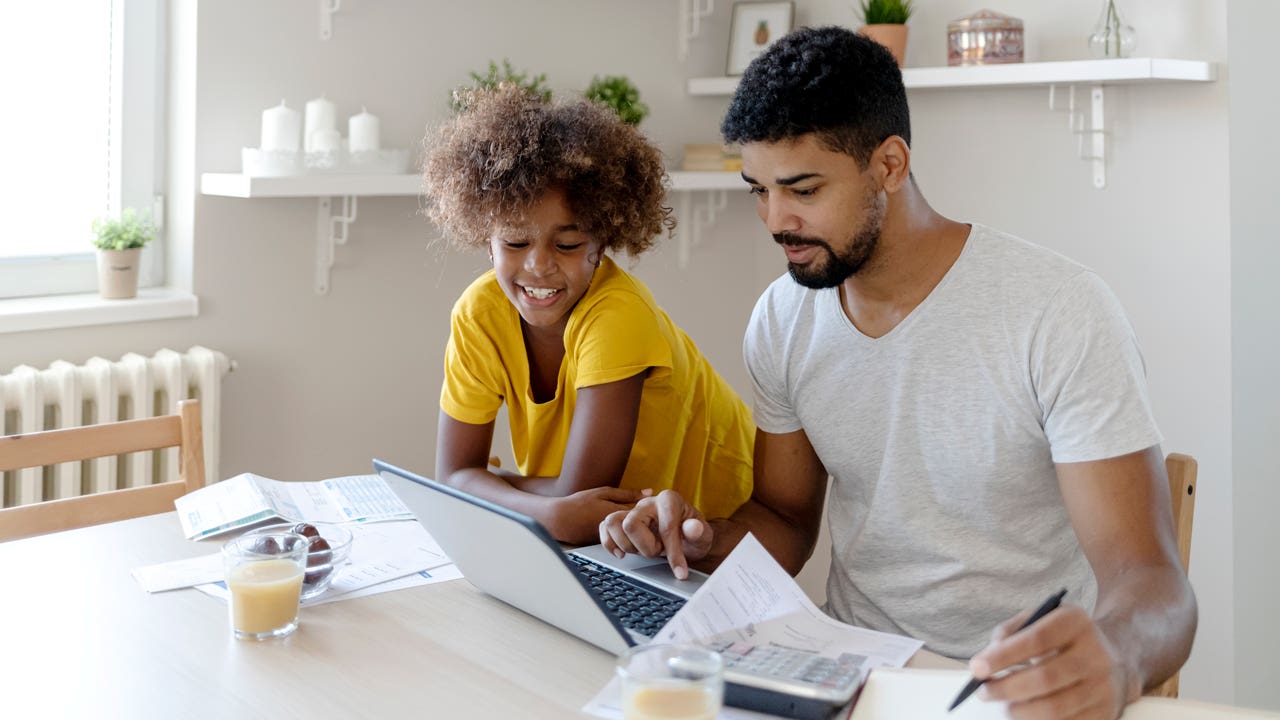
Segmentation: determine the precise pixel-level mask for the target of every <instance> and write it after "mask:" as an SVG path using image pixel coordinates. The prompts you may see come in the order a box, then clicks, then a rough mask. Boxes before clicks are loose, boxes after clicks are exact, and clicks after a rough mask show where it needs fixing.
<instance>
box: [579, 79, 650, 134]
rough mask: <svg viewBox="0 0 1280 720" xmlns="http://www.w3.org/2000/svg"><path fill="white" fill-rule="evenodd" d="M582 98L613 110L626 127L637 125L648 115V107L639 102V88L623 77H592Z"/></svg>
mask: <svg viewBox="0 0 1280 720" xmlns="http://www.w3.org/2000/svg"><path fill="white" fill-rule="evenodd" d="M582 96H583V97H585V98H586V99H588V100H590V101H592V102H596V103H600V104H601V105H604V106H605V107H607V108H609V109H611V110H613V111H614V112H615V113H617V114H618V117H620V118H622V122H624V123H627V124H628V125H639V124H640V121H641V120H644V118H645V116H646V115H648V114H649V106H648V105H645V104H644V103H642V102H640V90H639V88H637V87H636V86H635V85H633V84H632V83H631V81H630V80H628V79H627V78H626V77H625V76H623V75H606V76H604V77H599V76H595V77H592V78H591V84H590V85H588V86H587V89H586V90H584V91H583V92H582Z"/></svg>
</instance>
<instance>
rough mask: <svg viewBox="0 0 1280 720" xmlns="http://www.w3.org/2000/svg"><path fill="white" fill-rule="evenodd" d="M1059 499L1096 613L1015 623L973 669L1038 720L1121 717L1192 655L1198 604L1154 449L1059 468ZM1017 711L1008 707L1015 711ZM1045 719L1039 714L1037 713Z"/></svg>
mask: <svg viewBox="0 0 1280 720" xmlns="http://www.w3.org/2000/svg"><path fill="white" fill-rule="evenodd" d="M1057 472H1058V482H1059V485H1060V487H1061V490H1062V497H1063V501H1064V502H1065V503H1066V507H1067V512H1068V514H1069V515H1070V517H1071V524H1072V526H1073V527H1074V528H1075V531H1076V536H1077V538H1078V539H1079V541H1080V546H1081V547H1082V548H1083V549H1084V553H1085V557H1087V558H1088V560H1089V564H1090V565H1091V566H1092V568H1093V572H1094V575H1095V576H1096V577H1097V580H1098V601H1097V604H1096V606H1095V608H1094V613H1093V617H1091V618H1090V617H1089V616H1087V615H1086V614H1085V613H1084V611H1083V609H1081V608H1079V607H1067V606H1064V607H1062V608H1059V609H1058V610H1056V611H1054V612H1053V613H1050V614H1049V615H1048V616H1046V617H1045V618H1044V619H1043V620H1041V621H1040V622H1038V623H1036V624H1034V625H1032V626H1031V627H1029V628H1027V629H1026V630H1024V631H1021V632H1018V633H1015V634H1013V635H1008V633H1009V632H1011V630H1012V628H1013V627H1016V626H1017V623H1018V622H1019V621H1020V618H1014V619H1013V620H1011V621H1010V622H1009V623H1006V625H1004V626H1002V627H1001V629H1000V630H998V631H997V639H996V640H995V641H994V642H993V643H992V644H991V645H990V646H988V647H987V648H986V649H985V650H983V651H982V652H981V653H979V654H978V655H976V656H974V658H973V661H972V663H971V667H972V669H973V671H974V674H975V675H976V676H978V677H989V676H990V675H991V674H992V673H995V672H999V671H1001V670H1003V669H1006V668H1011V667H1014V666H1017V665H1020V664H1023V663H1026V662H1027V661H1029V660H1031V659H1032V658H1038V661H1037V663H1036V664H1035V665H1033V666H1031V667H1030V668H1027V669H1025V670H1021V671H1019V672H1015V673H1013V674H1011V675H1009V676H1007V677H1005V678H1002V679H999V680H993V681H990V682H988V683H987V686H986V687H987V692H988V694H989V696H990V697H992V698H996V699H1002V700H1009V701H1012V702H1014V703H1016V704H1023V703H1025V705H1021V707H1022V708H1023V709H1024V710H1025V711H1026V712H1027V713H1028V714H1029V715H1032V714H1036V713H1038V712H1043V713H1044V714H1043V716H1044V717H1077V716H1079V717H1096V718H1106V719H1107V720H1110V719H1111V718H1115V717H1117V716H1118V715H1119V714H1120V712H1121V711H1122V710H1123V709H1124V706H1125V705H1126V704H1128V703H1130V702H1132V701H1134V700H1136V699H1138V697H1139V696H1140V695H1141V694H1142V692H1143V691H1144V690H1146V689H1149V688H1153V687H1156V686H1157V685H1159V684H1160V683H1161V682H1163V681H1164V680H1165V679H1166V678H1168V677H1169V676H1170V675H1172V674H1173V673H1175V672H1177V670H1178V668H1180V667H1181V666H1182V664H1183V662H1185V661H1186V659H1187V655H1188V654H1190V652H1191V641H1192V639H1193V638H1194V636H1195V629H1196V613H1197V610H1196V601H1195V595H1194V593H1193V592H1192V590H1191V585H1190V583H1189V582H1188V580H1187V576H1186V573H1185V572H1184V571H1183V569H1182V565H1181V561H1180V560H1179V558H1178V548H1177V539H1176V537H1175V533H1174V527H1173V516H1172V513H1171V512H1170V506H1171V500H1170V498H1169V485H1168V480H1167V478H1166V476H1165V470H1164V457H1163V455H1162V454H1161V451H1160V447H1159V446H1158V445H1157V446H1153V447H1150V448H1147V449H1146V450H1143V451H1140V452H1136V453H1131V454H1129V455H1123V456H1120V457H1116V458H1110V459H1107V460H1098V461H1094V462H1082V463H1064V464H1059V465H1058V466H1057ZM1018 706H1019V705H1015V706H1014V707H1018ZM1036 716H1041V715H1036Z"/></svg>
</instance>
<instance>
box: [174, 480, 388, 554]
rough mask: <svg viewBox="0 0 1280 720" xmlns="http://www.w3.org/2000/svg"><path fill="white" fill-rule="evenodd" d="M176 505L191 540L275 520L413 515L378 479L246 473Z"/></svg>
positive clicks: (354, 519)
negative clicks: (314, 478) (311, 479)
mask: <svg viewBox="0 0 1280 720" xmlns="http://www.w3.org/2000/svg"><path fill="white" fill-rule="evenodd" d="M173 505H174V507H175V508H176V509H177V511H178V520H179V521H180V522H181V523H182V532H183V534H184V535H186V537H187V539H188V540H203V539H204V538H209V537H214V536H216V535H221V534H222V533H226V532H230V531H232V530H238V529H241V528H247V527H249V526H251V525H258V524H261V523H264V522H268V521H272V520H277V521H278V520H289V521H300V520H306V521H307V522H329V523H340V522H375V521H378V520H406V519H409V518H412V517H413V513H412V512H410V510H409V508H408V507H406V506H405V504H404V503H403V502H402V501H401V500H400V498H399V497H398V496H396V494H395V493H394V492H392V490H391V488H390V487H388V486H387V481H386V480H383V479H382V478H381V477H379V476H377V475H352V476H349V477H339V478H330V479H328V480H319V481H316V482H280V481H279V480H272V479H270V478H265V477H262V476H261V475H254V474H253V473H242V474H240V475H236V476H235V477H233V478H229V479H227V480H223V481H222V482H220V483H215V484H213V485H210V486H208V487H203V488H200V489H199V490H197V491H195V492H193V493H188V494H186V495H183V496H182V497H180V498H178V499H177V500H175V501H174V503H173Z"/></svg>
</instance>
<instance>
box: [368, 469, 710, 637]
mask: <svg viewBox="0 0 1280 720" xmlns="http://www.w3.org/2000/svg"><path fill="white" fill-rule="evenodd" d="M373 466H374V471H375V472H377V473H378V474H379V475H382V476H383V478H385V479H388V480H390V479H391V478H392V477H399V478H403V479H405V480H409V481H411V482H413V483H416V484H418V485H421V486H422V487H424V488H426V489H427V490H429V491H430V492H428V493H425V494H424V496H423V497H420V498H418V497H415V498H404V499H405V500H406V502H407V503H409V504H410V506H411V507H412V509H413V510H414V511H415V512H416V513H417V515H418V519H419V520H420V521H421V522H422V524H423V525H424V526H426V528H427V530H428V531H429V532H430V533H431V536H432V537H433V538H435V540H436V542H437V543H439V544H440V547H441V548H442V549H443V550H444V551H445V553H446V554H447V555H448V556H449V558H450V559H451V560H453V562H454V563H455V564H456V565H457V566H458V569H459V570H461V571H462V575H463V577H465V578H466V579H467V580H469V581H470V582H471V584H473V585H475V586H476V587H477V588H479V589H481V590H483V591H484V592H486V593H488V594H490V595H492V596H494V597H496V598H498V599H499V600H502V601H503V602H505V603H507V604H509V605H512V606H514V607H516V608H519V609H520V610H523V611H524V612H527V613H529V614H530V615H533V616H534V617H536V618H538V619H540V620H543V621H544V622H547V623H549V624H551V625H554V626H555V627H558V628H560V629H561V630H564V631H565V632H567V633H570V634H571V635H575V636H577V637H579V638H581V639H582V640H585V641H587V642H589V643H591V644H592V645H595V646H596V647H599V648H601V649H603V650H606V651H608V652H611V653H613V654H614V655H619V654H621V653H622V652H623V651H625V650H626V649H627V648H628V647H630V646H632V645H636V644H639V643H644V642H646V641H648V639H649V638H650V637H652V636H653V635H654V634H655V633H657V631H658V630H659V629H661V627H662V625H663V624H665V623H666V620H668V619H670V617H671V616H672V615H674V614H675V612H676V610H679V609H680V607H681V606H682V605H684V601H685V600H687V599H688V598H689V597H690V596H692V595H693V593H694V592H695V591H697V589H698V587H699V586H701V585H702V583H703V581H704V580H705V579H706V577H707V576H706V575H705V574H703V573H699V572H697V571H694V570H690V572H689V579H687V580H678V579H676V577H675V576H674V575H672V574H671V569H670V567H669V566H668V565H667V561H666V559H665V558H644V557H641V556H639V555H628V556H627V557H626V558H624V559H621V560H620V559H618V558H616V557H614V556H613V555H611V554H609V553H608V552H607V551H606V550H605V549H604V547H603V546H601V545H591V546H588V547H583V548H577V549H575V550H572V551H569V552H565V551H564V550H562V549H561V547H560V544H559V543H558V542H556V541H555V540H554V539H553V538H552V537H551V535H550V534H549V533H548V532H547V531H546V529H545V528H543V527H542V525H540V524H539V523H538V522H537V521H535V520H533V519H532V518H530V517H528V516H526V515H522V514H520V513H517V512H514V511H512V510H509V509H507V508H504V507H502V506H500V505H496V504H494V503H491V502H489V501H487V500H484V499H482V498H478V497H475V496H474V495H470V494H468V493H465V492H462V491H460V490H457V489H455V488H452V487H449V486H448V485H445V484H443V483H438V482H435V481H434V480H430V479H428V478H425V477H422V476H420V475H417V474H415V473H412V472H410V471H408V470H404V469H401V468H398V467H396V466H394V465H391V464H388V463H385V462H382V461H381V460H374V462H373ZM392 484H393V486H394V483H392ZM411 500H412V502H410V501H411ZM477 539H483V541H482V542H477Z"/></svg>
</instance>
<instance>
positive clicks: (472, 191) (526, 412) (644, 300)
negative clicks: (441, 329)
mask: <svg viewBox="0 0 1280 720" xmlns="http://www.w3.org/2000/svg"><path fill="white" fill-rule="evenodd" d="M426 145H427V157H426V162H425V181H426V195H427V205H428V215H429V216H430V218H431V219H432V220H433V221H434V222H435V223H436V224H437V225H438V226H439V227H440V229H441V230H442V231H443V232H444V234H445V236H446V237H447V238H448V239H449V240H450V241H451V242H452V243H453V244H454V245H456V246H459V247H466V248H487V250H488V255H489V260H490V261H491V262H492V263H493V269H492V270H490V271H488V272H486V273H484V274H483V275H481V276H480V277H479V278H478V279H477V280H476V281H475V282H473V283H472V284H471V286H470V287H469V288H467V290H466V291H465V292H464V293H463V294H462V297H460V298H459V299H458V301H457V303H456V304H455V305H454V308H453V315H452V320H451V332H450V336H449V343H448V346H447V348H446V351H445V379H444V387H443V388H442V390H441V392H440V432H439V437H438V441H437V445H436V477H437V478H438V479H439V480H440V481H441V482H446V483H448V484H450V485H453V486H454V487H458V488H460V489H462V490H465V491H467V492H469V493H472V494H474V495H479V496H481V497H484V498H487V499H489V500H492V501H493V502H496V503H498V504H500V505H504V506H506V507H509V508H512V509H514V510H517V511H519V512H522V513H524V514H526V515H529V516H531V517H533V518H534V519H536V520H538V521H539V522H540V523H542V525H543V526H545V527H546V528H547V529H548V531H549V532H550V533H551V534H552V535H553V536H554V537H555V538H556V539H558V540H561V541H563V542H572V543H587V542H596V541H597V540H598V538H599V535H598V525H599V523H600V521H601V520H602V519H603V518H604V516H605V515H608V514H609V513H610V512H613V511H615V510H620V509H626V508H628V507H630V506H631V505H633V504H634V503H635V502H637V501H638V500H639V499H640V498H641V497H643V496H644V495H645V494H647V493H649V492H653V493H656V492H659V491H661V490H664V489H666V488H674V489H676V490H679V491H680V493H681V494H682V495H683V496H684V497H686V498H690V499H691V502H692V503H693V504H694V505H695V506H696V507H697V508H698V509H699V510H701V511H702V513H703V514H704V515H705V516H706V517H708V518H717V517H727V516H728V515H729V514H731V513H732V512H733V511H734V510H735V509H737V507H738V506H739V505H741V504H742V503H743V502H745V501H746V499H747V498H748V497H749V496H750V495H751V452H752V442H753V438H754V433H755V426H754V424H753V423H752V421H751V415H750V411H749V410H748V409H747V407H746V405H744V404H743V402H742V400H740V399H739V398H738V396H737V395H736V394H735V393H734V392H733V389H732V388H730V387H729V385H728V383H726V382H725V381H724V379H723V378H721V377H720V376H719V375H718V374H717V373H716V372H715V370H713V369H712V367H711V365H710V364H709V363H708V362H707V360H706V358H704V357H703V356H702V355H701V354H700V353H699V352H698V349H697V348H696V347H695V346H694V344H693V342H692V341H691V340H690V339H689V337H688V336H687V335H685V334H684V332H683V331H682V330H680V328H678V327H676V325H675V323H673V322H672V321H671V318H669V317H667V314H666V313H665V312H663V310H662V309H661V308H660V307H658V305H657V303H656V302H655V301H654V299H653V295H652V294H651V293H650V292H649V289H648V288H647V287H645V285H644V284H643V283H641V282H640V281H639V280H638V279H636V278H635V277H632V276H631V275H630V274H628V273H627V272H625V271H624V270H622V269H621V268H619V267H618V266H617V265H616V264H615V263H614V261H613V260H612V259H611V258H610V257H609V256H608V255H606V251H608V250H613V251H618V250H621V251H625V252H626V253H628V254H630V255H637V254H639V253H641V252H644V251H645V250H647V249H649V248H650V247H651V246H652V245H653V242H654V238H655V236H657V235H658V234H660V233H661V232H662V231H663V230H664V229H665V230H667V232H668V234H669V233H670V231H671V229H672V228H674V226H675V221H674V220H673V219H672V218H671V217H670V214H671V210H670V208H666V207H663V205H662V201H663V195H664V189H663V179H664V171H663V167H662V161H661V156H660V154H659V152H658V150H657V149H656V148H654V147H653V146H652V145H650V144H649V143H648V142H647V141H646V140H645V138H644V137H643V136H642V135H641V134H640V133H639V132H638V131H637V130H636V129H635V128H633V127H631V126H629V125H626V124H624V123H623V122H621V121H620V120H619V119H618V118H617V117H616V116H615V115H614V114H613V113H612V112H611V111H609V110H607V109H604V108H602V107H600V106H596V105H593V104H591V103H588V102H577V103H573V104H568V105H551V104H546V103H543V102H541V101H539V100H538V99H537V98H533V97H530V96H528V95H527V94H525V93H524V92H523V91H521V90H520V89H519V88H516V87H502V88H499V89H497V90H493V91H487V92H477V93H475V94H474V95H473V96H472V97H471V98H469V103H468V109H467V110H466V111H464V112H463V113H462V114H461V115H459V116H458V117H457V118H455V119H454V120H453V121H451V122H449V123H447V124H445V125H444V126H443V127H442V128H441V129H440V130H439V131H438V133H436V134H435V135H434V137H429V138H428V140H427V143H426ZM504 402H505V403H506V405H507V414H508V418H509V422H510V429H511V446H512V450H513V451H514V453H515V459H516V466H517V469H518V472H507V471H505V470H499V469H498V468H496V467H493V466H490V465H489V462H488V461H489V457H490V456H489V453H490V445H491V442H492V440H493V427H494V419H495V417H496V416H497V413H498V410H499V408H500V407H501V406H502V404H503V403H504Z"/></svg>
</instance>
